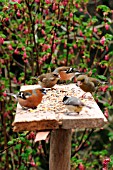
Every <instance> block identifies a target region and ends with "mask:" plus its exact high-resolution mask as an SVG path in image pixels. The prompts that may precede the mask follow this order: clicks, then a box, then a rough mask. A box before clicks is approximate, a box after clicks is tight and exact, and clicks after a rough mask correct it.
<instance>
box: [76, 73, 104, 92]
mask: <svg viewBox="0 0 113 170" xmlns="http://www.w3.org/2000/svg"><path fill="white" fill-rule="evenodd" d="M76 80H77V85H78V86H79V87H80V88H81V89H82V90H83V91H85V92H90V93H92V92H95V91H96V90H97V89H98V87H99V86H100V85H102V84H105V83H106V82H102V81H100V80H98V79H96V78H93V77H88V76H87V75H79V76H78V77H77V79H76Z"/></svg>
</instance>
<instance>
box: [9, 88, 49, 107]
mask: <svg viewBox="0 0 113 170" xmlns="http://www.w3.org/2000/svg"><path fill="white" fill-rule="evenodd" d="M6 94H7V95H9V96H13V97H15V98H16V99H17V101H18V102H19V104H20V105H21V107H22V108H24V109H25V108H27V109H29V108H31V109H36V108H37V106H38V105H39V104H40V103H41V101H42V97H43V96H44V94H46V90H45V89H43V88H41V87H39V88H36V89H30V90H25V91H20V92H18V93H17V94H13V93H6Z"/></svg>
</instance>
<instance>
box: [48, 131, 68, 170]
mask: <svg viewBox="0 0 113 170" xmlns="http://www.w3.org/2000/svg"><path fill="white" fill-rule="evenodd" d="M70 157H71V129H68V130H67V129H57V130H53V131H52V132H51V138H50V157H49V170H70Z"/></svg>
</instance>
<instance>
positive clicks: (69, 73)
mask: <svg viewBox="0 0 113 170" xmlns="http://www.w3.org/2000/svg"><path fill="white" fill-rule="evenodd" d="M53 72H54V73H59V74H60V80H64V81H66V80H72V78H73V77H75V76H76V75H77V74H79V71H78V70H76V69H75V68H71V67H68V66H62V67H58V68H56V69H55V70H54V71H53Z"/></svg>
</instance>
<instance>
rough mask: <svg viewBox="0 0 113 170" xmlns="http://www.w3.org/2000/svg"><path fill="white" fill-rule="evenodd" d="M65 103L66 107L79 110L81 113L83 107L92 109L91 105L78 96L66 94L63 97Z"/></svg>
mask: <svg viewBox="0 0 113 170" xmlns="http://www.w3.org/2000/svg"><path fill="white" fill-rule="evenodd" d="M63 104H64V105H66V108H67V109H68V110H69V111H70V112H77V113H79V112H80V111H81V110H82V108H83V107H84V106H85V107H88V108H89V109H91V107H90V106H88V105H85V104H84V103H83V102H82V101H81V100H80V99H79V98H77V97H68V96H64V98H63Z"/></svg>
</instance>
